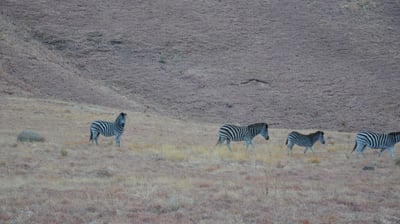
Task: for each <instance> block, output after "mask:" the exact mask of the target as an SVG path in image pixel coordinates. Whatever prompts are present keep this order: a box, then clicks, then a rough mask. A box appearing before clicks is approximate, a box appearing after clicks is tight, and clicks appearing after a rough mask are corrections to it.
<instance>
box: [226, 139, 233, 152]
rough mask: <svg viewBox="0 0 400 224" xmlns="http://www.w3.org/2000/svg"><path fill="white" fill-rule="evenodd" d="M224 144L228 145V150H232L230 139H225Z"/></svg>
mask: <svg viewBox="0 0 400 224" xmlns="http://www.w3.org/2000/svg"><path fill="white" fill-rule="evenodd" d="M226 146H228V149H229V151H231V152H232V149H231V140H229V139H226Z"/></svg>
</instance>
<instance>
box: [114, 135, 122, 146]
mask: <svg viewBox="0 0 400 224" xmlns="http://www.w3.org/2000/svg"><path fill="white" fill-rule="evenodd" d="M115 143H116V144H117V146H118V147H121V135H115Z"/></svg>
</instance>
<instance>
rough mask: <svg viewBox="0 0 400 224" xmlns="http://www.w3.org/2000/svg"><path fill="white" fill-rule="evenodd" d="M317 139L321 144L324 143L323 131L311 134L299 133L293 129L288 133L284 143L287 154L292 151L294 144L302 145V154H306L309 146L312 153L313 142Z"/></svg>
mask: <svg viewBox="0 0 400 224" xmlns="http://www.w3.org/2000/svg"><path fill="white" fill-rule="evenodd" d="M317 141H319V142H321V143H322V144H325V139H324V132H322V131H317V132H315V133H312V134H308V135H303V134H300V133H299V132H296V131H293V132H291V133H289V135H288V137H287V139H286V145H287V147H288V149H287V154H288V155H289V153H292V149H293V146H294V145H298V146H303V147H304V154H306V152H307V149H308V148H310V149H311V151H312V153H313V154H314V144H315V142H317Z"/></svg>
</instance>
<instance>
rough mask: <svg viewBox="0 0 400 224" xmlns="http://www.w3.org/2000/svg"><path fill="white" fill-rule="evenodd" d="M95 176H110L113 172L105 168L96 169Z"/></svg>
mask: <svg viewBox="0 0 400 224" xmlns="http://www.w3.org/2000/svg"><path fill="white" fill-rule="evenodd" d="M96 176H98V177H112V176H113V174H112V172H111V171H109V170H107V169H101V170H97V171H96Z"/></svg>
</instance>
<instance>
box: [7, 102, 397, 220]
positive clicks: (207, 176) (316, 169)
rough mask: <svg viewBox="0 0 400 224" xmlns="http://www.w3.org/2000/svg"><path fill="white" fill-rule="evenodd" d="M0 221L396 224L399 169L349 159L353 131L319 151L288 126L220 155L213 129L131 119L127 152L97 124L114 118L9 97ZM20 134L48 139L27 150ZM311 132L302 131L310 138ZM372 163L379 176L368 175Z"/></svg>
mask: <svg viewBox="0 0 400 224" xmlns="http://www.w3.org/2000/svg"><path fill="white" fill-rule="evenodd" d="M0 105H1V116H0V119H1V124H2V128H1V129H0V150H1V151H0V182H1V185H0V192H1V194H0V205H1V206H0V223H367V222H378V223H397V222H399V221H400V213H399V210H400V205H399V203H398V201H399V199H400V193H399V192H400V191H399V188H398V183H399V179H400V175H399V172H398V171H399V170H398V169H399V167H398V166H396V165H395V162H393V161H392V160H391V159H390V158H389V156H388V155H387V154H384V155H383V156H382V157H380V158H378V157H377V155H376V154H375V153H374V152H373V151H366V153H365V154H366V158H362V159H358V160H355V159H354V157H353V155H351V154H349V152H350V151H351V149H352V146H353V145H352V144H353V139H352V138H353V136H354V135H353V134H349V133H338V132H328V131H327V132H326V135H327V139H326V140H327V144H326V145H320V144H317V145H316V153H315V155H312V154H311V153H310V154H306V155H304V154H303V149H301V148H297V147H294V149H293V155H292V156H290V157H287V156H286V146H285V145H284V140H285V138H286V135H287V133H288V131H287V130H278V129H271V130H270V135H271V139H270V141H265V140H262V139H261V138H256V141H255V144H256V148H255V149H254V150H248V151H246V150H245V149H244V144H243V143H233V144H232V146H233V152H229V150H228V149H227V148H226V146H222V147H216V146H215V143H216V139H217V131H218V126H219V125H218V124H204V123H196V122H192V121H179V120H174V119H170V118H166V117H161V116H157V115H153V114H141V113H135V112H129V111H128V121H127V127H126V128H127V129H126V131H125V133H124V135H123V136H122V147H121V148H117V147H115V145H114V144H115V143H114V140H113V139H112V138H104V137H102V136H101V137H100V139H99V146H96V145H90V144H89V141H88V138H89V131H88V127H89V125H90V122H91V121H93V120H94V119H104V120H113V119H114V117H115V116H116V114H117V113H118V112H119V111H116V110H113V109H109V108H102V107H95V106H89V105H76V104H70V103H65V102H58V101H46V100H34V99H23V98H2V99H1V100H0ZM22 129H34V130H37V131H38V132H40V133H41V134H43V135H44V136H45V137H46V139H47V140H48V141H47V142H44V143H32V144H21V143H16V136H17V134H18V133H19V131H21V130H22ZM305 132H307V130H305ZM371 162H374V163H375V164H376V169H375V170H374V171H362V168H363V167H364V165H367V164H369V163H371Z"/></svg>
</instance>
